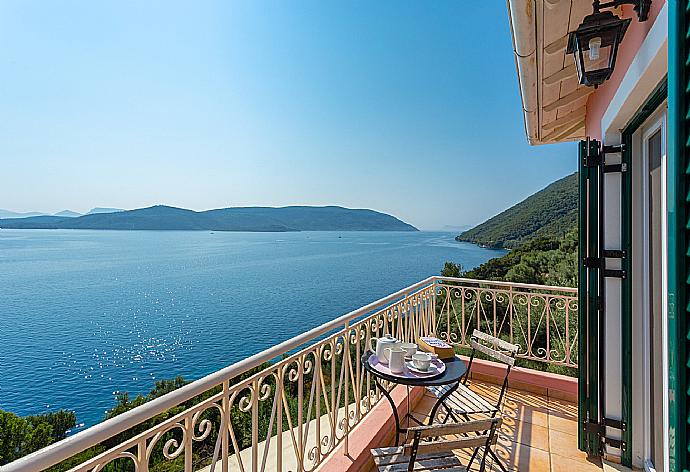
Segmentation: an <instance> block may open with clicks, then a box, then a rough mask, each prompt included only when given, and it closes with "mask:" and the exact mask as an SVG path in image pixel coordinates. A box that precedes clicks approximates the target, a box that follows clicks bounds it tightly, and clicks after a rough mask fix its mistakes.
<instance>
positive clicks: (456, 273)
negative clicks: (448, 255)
mask: <svg viewBox="0 0 690 472" xmlns="http://www.w3.org/2000/svg"><path fill="white" fill-rule="evenodd" d="M464 274H465V271H464V270H463V268H462V264H456V263H455V262H449V261H446V263H445V264H443V269H441V277H462V276H463V275H464Z"/></svg>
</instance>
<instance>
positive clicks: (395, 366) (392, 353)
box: [386, 346, 405, 374]
mask: <svg viewBox="0 0 690 472" xmlns="http://www.w3.org/2000/svg"><path fill="white" fill-rule="evenodd" d="M386 355H387V357H388V368H389V369H390V370H391V372H393V373H394V374H401V373H402V372H403V371H404V370H405V351H404V350H403V348H401V347H397V346H396V347H388V348H386Z"/></svg>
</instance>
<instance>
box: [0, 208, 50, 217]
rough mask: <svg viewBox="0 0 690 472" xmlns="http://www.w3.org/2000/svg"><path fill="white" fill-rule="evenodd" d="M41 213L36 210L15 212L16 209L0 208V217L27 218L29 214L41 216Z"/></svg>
mask: <svg viewBox="0 0 690 472" xmlns="http://www.w3.org/2000/svg"><path fill="white" fill-rule="evenodd" d="M41 215H45V213H40V212H37V211H30V212H27V213H20V212H16V211H10V210H2V209H0V218H28V217H30V216H41Z"/></svg>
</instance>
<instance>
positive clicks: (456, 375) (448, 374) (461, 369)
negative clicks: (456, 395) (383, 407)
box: [362, 351, 467, 447]
mask: <svg viewBox="0 0 690 472" xmlns="http://www.w3.org/2000/svg"><path fill="white" fill-rule="evenodd" d="M372 354H374V353H373V352H371V351H367V352H365V353H364V355H363V356H362V365H363V366H364V370H366V371H367V372H369V373H370V374H371V375H372V376H373V377H374V382H375V383H376V386H377V387H378V388H379V389H380V390H381V392H382V393H383V395H384V396H385V397H386V398H387V399H388V403H390V405H391V409H392V410H393V416H394V417H395V430H396V433H395V446H396V447H397V446H398V443H399V440H400V435H401V434H405V433H407V428H403V427H402V426H401V425H400V416H399V415H398V409H397V408H396V407H395V402H394V401H393V398H392V397H391V394H390V392H391V390H393V387H395V385H393V387H391V389H390V390H386V389H385V388H383V385H381V382H380V380H387V381H388V382H391V383H394V384H401V385H406V386H408V387H440V386H448V387H449V388H448V389H447V390H446V391H445V392H443V393H442V394H441V396H439V397H438V400H436V403H435V404H434V406H433V408H432V409H431V412H430V414H429V424H432V423H433V422H434V417H435V416H436V413H437V412H438V409H439V408H440V407H441V405H443V403H444V402H445V400H446V398H448V397H449V396H450V395H451V394H452V393H453V392H455V391H456V390H457V389H458V386H459V385H460V379H462V377H463V376H464V375H465V372H467V364H465V361H463V360H462V359H460V358H458V357H453V358H452V359H445V360H443V363H444V364H445V365H446V370H445V371H443V373H442V374H441V375H437V376H433V377H415V378H408V377H398V376H397V375H388V374H384V373H383V372H379V371H378V370H376V369H374V368H373V367H372V366H371V364H369V358H370V357H371V355H372ZM405 416H406V417H407V418H408V422H407V424H408V426H409V420H410V419H412V420H413V421H415V422H416V423H418V424H419V425H423V423H421V422H420V421H419V420H417V418H415V417H414V416H412V415H411V414H410V408H409V398H408V408H407V414H406V415H405Z"/></svg>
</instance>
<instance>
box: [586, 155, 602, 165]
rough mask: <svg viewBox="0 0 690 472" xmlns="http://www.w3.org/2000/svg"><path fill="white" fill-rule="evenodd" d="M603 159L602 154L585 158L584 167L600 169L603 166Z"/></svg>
mask: <svg viewBox="0 0 690 472" xmlns="http://www.w3.org/2000/svg"><path fill="white" fill-rule="evenodd" d="M603 162H604V161H603V159H602V158H601V154H595V155H593V156H587V157H585V162H584V166H585V167H598V166H600V165H602V164H603Z"/></svg>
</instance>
